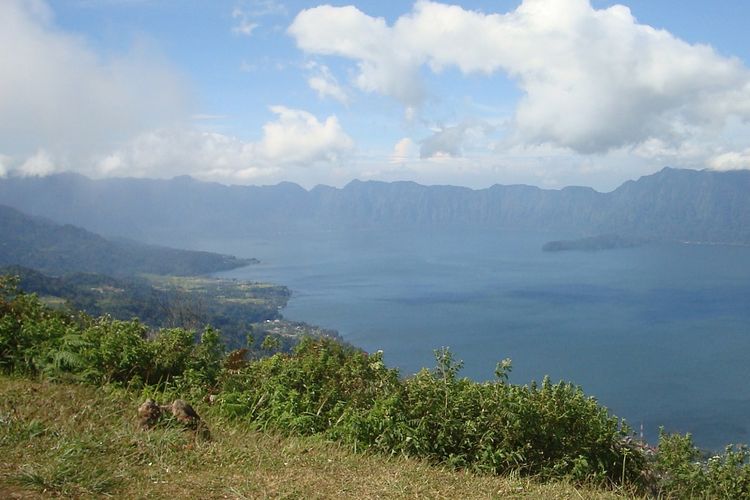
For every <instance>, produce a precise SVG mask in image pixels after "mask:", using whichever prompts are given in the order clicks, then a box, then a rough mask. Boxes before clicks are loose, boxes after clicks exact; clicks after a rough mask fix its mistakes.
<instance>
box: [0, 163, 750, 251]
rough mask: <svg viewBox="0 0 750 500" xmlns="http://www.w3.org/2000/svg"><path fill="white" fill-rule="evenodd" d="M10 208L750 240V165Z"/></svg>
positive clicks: (191, 223) (249, 189)
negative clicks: (601, 179) (595, 183)
mask: <svg viewBox="0 0 750 500" xmlns="http://www.w3.org/2000/svg"><path fill="white" fill-rule="evenodd" d="M0 203H3V204H7V205H10V206H13V207H16V208H18V209H20V210H23V211H26V212H28V213H32V214H35V215H41V216H45V217H48V218H50V219H52V220H54V221H56V222H60V223H72V224H76V225H79V226H82V227H85V228H87V229H89V230H92V231H96V232H99V233H101V234H106V235H117V236H123V237H129V238H135V239H141V240H146V241H151V242H158V243H161V244H168V243H169V242H170V241H171V240H172V239H173V238H177V239H180V240H183V241H184V239H185V237H186V235H201V236H202V237H229V236H232V237H234V236H239V237H242V236H243V235H247V234H251V233H257V232H264V231H291V230H297V229H308V228H314V229H330V228H354V227H356V228H369V227H399V228H404V229H409V228H423V227H431V228H435V227H446V226H474V227H482V228H487V229H488V230H495V229H500V228H515V229H534V230H556V231H561V230H564V231H569V232H573V233H577V234H580V235H581V236H590V235H596V234H604V233H607V234H609V233H612V234H619V235H623V236H627V237H638V238H647V239H651V240H681V241H696V242H712V243H735V244H748V243H750V171H732V172H716V171H709V170H702V171H696V170H681V169H673V168H664V169H663V170H661V171H660V172H657V173H655V174H653V175H648V176H645V177H641V178H640V179H638V180H636V181H628V182H626V183H624V184H623V185H621V186H620V187H619V188H617V189H615V190H614V191H612V192H609V193H600V192H597V191H595V190H593V189H591V188H585V187H567V188H564V189H561V190H545V189H540V188H537V187H532V186H525V185H513V186H501V185H495V186H492V187H490V188H487V189H480V190H472V189H468V188H462V187H453V186H422V185H419V184H416V183H413V182H393V183H384V182H373V181H370V182H361V181H353V182H351V183H349V184H348V185H346V186H345V187H344V188H341V189H337V188H332V187H328V186H317V187H315V188H313V189H311V190H305V189H303V188H301V187H300V186H298V185H296V184H291V183H281V184H278V185H275V186H263V187H257V186H224V185H220V184H215V183H207V182H200V181H197V180H194V179H192V178H190V177H177V178H174V179H171V180H153V179H103V180H91V179H88V178H86V177H83V176H80V175H76V174H59V175H52V176H48V177H41V178H38V177H27V178H13V177H11V178H7V179H3V180H0Z"/></svg>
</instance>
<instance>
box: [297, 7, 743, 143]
mask: <svg viewBox="0 0 750 500" xmlns="http://www.w3.org/2000/svg"><path fill="white" fill-rule="evenodd" d="M289 33H290V34H291V35H292V36H293V37H294V38H295V40H296V42H297V45H298V46H299V47H300V48H301V49H302V50H304V51H305V52H308V53H312V54H319V55H332V56H341V57H345V58H349V59H352V60H354V61H355V62H356V65H357V68H358V73H357V75H356V80H355V81H356V84H357V86H358V87H359V88H360V89H362V90H365V91H372V92H377V93H380V94H385V95H390V96H392V97H394V98H396V99H398V100H399V101H401V102H402V103H404V105H406V106H410V107H415V106H416V107H418V106H420V105H422V104H423V103H424V92H423V90H422V83H421V81H420V78H419V71H420V69H421V68H422V67H424V66H427V67H429V68H430V69H431V70H432V71H433V72H440V71H442V70H444V69H446V68H457V69H458V70H460V71H461V72H463V73H466V74H469V73H480V74H488V75H489V74H492V73H496V72H503V73H504V74H506V75H509V76H510V77H512V78H513V79H514V80H515V81H516V82H517V84H518V86H519V87H520V88H521V90H522V91H523V92H524V96H523V98H522V99H521V101H520V103H519V104H518V106H517V108H516V110H515V115H514V120H513V134H514V137H515V139H516V140H517V141H518V142H521V143H527V144H543V143H549V144H553V145H557V146H562V147H566V148H570V149H572V150H574V151H575V152H578V153H583V154H591V153H603V152H606V151H610V150H614V149H618V148H621V147H628V146H635V145H639V144H641V143H644V142H646V141H648V140H651V139H657V140H660V141H663V142H670V143H675V142H687V141H690V140H691V138H692V137H694V135H695V134H696V133H704V132H705V131H713V132H714V133H716V134H719V133H720V131H721V129H722V128H723V127H724V126H725V125H726V124H727V122H728V121H729V120H731V119H732V118H739V119H741V120H750V71H748V69H747V68H746V67H745V66H744V65H743V64H742V62H741V61H740V60H739V59H736V58H728V57H723V56H721V55H719V54H717V53H716V52H715V51H714V50H713V49H712V48H711V47H709V46H706V45H691V44H688V43H686V42H684V41H682V40H680V39H678V38H676V37H675V36H673V35H671V34H670V33H668V32H666V31H662V30H656V29H654V28H652V27H650V26H647V25H644V24H640V23H638V21H637V20H636V19H635V18H634V17H633V16H632V15H631V13H630V11H629V9H628V8H627V7H624V6H622V5H615V6H612V7H610V8H607V9H595V8H593V7H592V6H591V4H590V2H589V0H524V1H523V2H522V3H521V5H520V6H519V7H518V8H517V9H516V10H514V11H511V12H508V13H506V14H484V13H481V12H478V11H471V10H466V9H464V8H462V7H459V6H451V5H444V4H440V3H435V2H430V1H424V0H423V1H418V2H417V3H416V4H415V5H414V8H413V10H412V12H410V13H409V14H406V15H403V16H401V17H400V18H398V19H397V20H396V22H395V23H394V24H393V25H390V26H389V25H388V24H387V23H386V21H385V20H384V19H382V18H374V17H371V16H368V15H366V14H364V13H363V12H361V11H359V10H358V9H357V8H355V7H352V6H349V7H331V6H327V5H326V6H320V7H315V8H312V9H308V10H303V11H302V12H300V13H299V14H298V15H297V17H296V18H295V20H294V22H293V23H292V25H291V26H290V27H289Z"/></svg>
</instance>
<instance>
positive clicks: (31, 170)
mask: <svg viewBox="0 0 750 500" xmlns="http://www.w3.org/2000/svg"><path fill="white" fill-rule="evenodd" d="M57 170H58V169H57V168H56V166H55V162H54V161H53V160H52V157H51V156H50V155H49V153H48V152H47V151H45V150H43V149H40V150H39V151H37V152H36V154H34V155H33V156H31V157H29V158H27V159H26V161H24V162H23V163H22V164H21V166H20V167H18V169H16V171H15V173H16V174H18V175H20V176H22V177H44V176H45V175H49V174H52V173H55V172H56V171H57Z"/></svg>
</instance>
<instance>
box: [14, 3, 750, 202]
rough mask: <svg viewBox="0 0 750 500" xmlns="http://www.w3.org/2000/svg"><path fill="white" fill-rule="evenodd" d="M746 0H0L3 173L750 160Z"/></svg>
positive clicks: (295, 177)
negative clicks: (331, 0) (710, 0)
mask: <svg viewBox="0 0 750 500" xmlns="http://www.w3.org/2000/svg"><path fill="white" fill-rule="evenodd" d="M747 19H750V2H747V1H745V0H723V1H721V2H706V1H704V0H659V1H654V0H625V1H624V2H619V3H618V2H614V1H609V0H523V1H521V0H492V1H489V0H487V1H483V0H465V1H456V2H453V3H442V2H433V1H427V0H419V1H416V2H401V1H388V2H383V1H375V0H370V1H357V2H331V3H329V4H325V3H320V2H315V1H307V0H47V1H45V0H2V1H0V47H2V50H0V75H2V76H0V177H7V176H44V175H49V174H52V173H57V172H62V171H75V172H80V173H82V174H84V175H87V176H90V177H94V178H102V177H151V178H171V177H174V176H178V175H190V176H192V177H195V178H197V179H201V180H207V181H215V182H220V183H224V184H257V185H264V184H275V183H278V182H281V181H292V182H296V183H299V184H301V185H302V186H304V187H307V188H311V187H313V186H315V185H317V184H328V185H333V186H342V185H345V184H346V183H348V182H349V181H351V180H353V179H361V180H382V181H395V180H411V181H416V182H419V183H422V184H453V185H461V186H468V187H472V188H484V187H488V186H491V185H493V184H518V183H523V184H532V185H537V186H541V187H545V188H560V187H564V186H568V185H583V186H591V187H594V188H595V189H598V190H601V191H609V190H612V189H614V188H616V187H617V186H618V185H620V184H621V183H622V182H624V181H626V180H629V179H635V178H638V177H640V176H642V175H648V174H650V173H653V172H656V171H658V170H660V169H662V168H663V167H664V166H672V167H680V168H696V169H703V168H709V169H717V170H731V169H742V168H750V43H748V42H749V41H750V40H748V35H747V34H746V26H745V24H746V23H745V21H746V20H747Z"/></svg>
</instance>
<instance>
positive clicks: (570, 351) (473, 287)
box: [199, 229, 750, 449]
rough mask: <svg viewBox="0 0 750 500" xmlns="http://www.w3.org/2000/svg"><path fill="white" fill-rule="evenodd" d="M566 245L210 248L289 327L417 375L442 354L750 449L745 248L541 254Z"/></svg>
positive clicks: (295, 237)
mask: <svg viewBox="0 0 750 500" xmlns="http://www.w3.org/2000/svg"><path fill="white" fill-rule="evenodd" d="M566 236H567V235H564V234H552V233H539V232H518V231H487V230H472V229H464V230H455V229H454V230H443V231H421V232H408V231H383V230H377V231H366V230H362V231H348V232H337V231H329V232H309V233H278V234H275V235H270V236H269V235H263V236H261V235H259V236H258V237H255V238H249V239H237V240H225V241H206V242H200V243H199V245H200V246H201V247H202V248H204V249H208V250H214V251H220V252H224V253H232V254H235V255H240V256H247V257H257V258H259V259H261V261H262V263H261V264H260V265H255V266H250V267H246V268H242V269H237V270H233V271H230V272H226V273H222V274H221V275H222V276H226V277H232V278H238V279H248V280H256V281H270V282H274V283H279V284H284V285H287V286H288V287H290V288H291V290H292V291H293V297H292V299H291V301H290V302H289V305H288V307H287V308H286V309H285V310H284V312H283V313H284V316H285V317H287V318H289V319H293V320H302V321H307V322H309V323H313V324H318V325H321V326H324V327H328V328H334V329H337V330H338V331H339V332H340V333H341V334H342V336H343V337H344V338H345V339H346V340H348V341H350V342H351V343H353V344H355V345H357V346H360V347H362V348H364V349H365V350H367V351H375V350H378V349H382V350H383V351H384V352H385V359H386V361H387V362H388V363H389V364H390V365H391V366H395V367H398V368H399V369H400V370H401V372H402V374H404V375H408V374H411V373H414V372H416V371H417V370H419V369H420V368H421V367H424V366H427V367H432V366H433V365H434V357H433V350H434V349H436V348H439V347H441V346H449V347H450V348H451V349H452V350H453V351H454V353H455V354H456V356H457V357H458V358H460V359H462V360H464V362H465V368H464V370H463V372H462V373H463V375H466V376H468V377H471V378H474V379H476V380H487V379H491V378H492V377H493V373H494V368H495V364H496V363H497V362H498V361H499V360H501V359H503V358H506V357H510V358H512V360H513V371H512V374H511V381H512V382H515V383H522V384H523V383H528V382H530V381H531V380H541V379H542V377H544V376H545V375H549V376H550V377H551V378H552V380H553V381H557V380H570V381H573V382H575V383H577V384H580V385H581V386H583V388H584V390H585V391H586V393H588V394H591V395H593V396H595V397H597V399H598V400H599V401H600V402H601V403H602V404H604V405H606V406H607V407H608V408H609V409H610V410H611V411H612V412H613V413H614V414H616V415H618V416H620V417H624V418H626V420H627V421H628V422H629V423H630V425H631V426H632V427H633V428H635V429H636V430H639V429H640V428H641V426H642V427H643V429H644V433H645V436H646V438H647V439H649V440H650V441H652V442H655V441H656V438H657V436H658V430H659V426H664V427H665V429H666V430H667V431H679V432H692V433H693V434H694V437H695V439H696V442H697V443H698V444H699V445H701V446H703V447H706V448H712V449H719V448H722V447H723V446H724V445H725V444H727V443H729V442H750V435H749V428H748V424H750V421H749V420H750V419H749V418H748V415H750V384H749V383H748V381H750V363H748V361H747V358H748V353H750V248H746V247H732V246H715V245H686V244H679V243H669V244H666V243H662V244H650V245H645V246H641V247H637V248H626V249H615V250H607V251H599V252H559V253H547V252H542V251H541V247H542V245H543V244H544V243H545V242H546V241H549V240H553V239H559V238H564V237H566Z"/></svg>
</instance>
